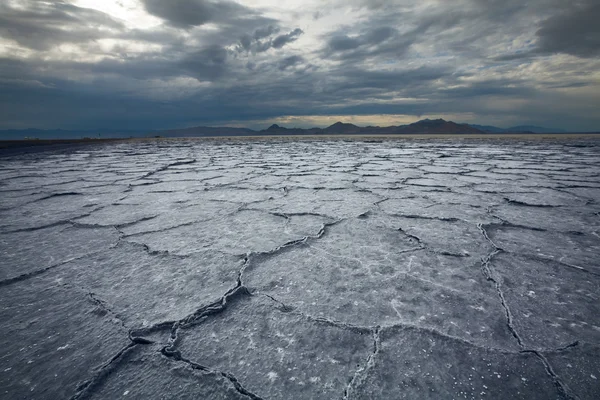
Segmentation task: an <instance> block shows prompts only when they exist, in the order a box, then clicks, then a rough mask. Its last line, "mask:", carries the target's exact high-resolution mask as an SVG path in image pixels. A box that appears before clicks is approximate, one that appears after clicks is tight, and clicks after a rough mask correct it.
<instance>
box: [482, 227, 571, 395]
mask: <svg viewBox="0 0 600 400" xmlns="http://www.w3.org/2000/svg"><path fill="white" fill-rule="evenodd" d="M477 227H478V228H479V230H480V231H481V233H482V234H483V236H484V237H485V238H486V240H488V241H489V242H490V244H492V246H494V248H495V250H494V251H493V252H491V253H490V254H489V255H488V256H487V257H486V258H485V259H483V260H482V264H481V266H482V270H483V273H484V276H485V277H486V278H487V279H488V280H489V281H491V282H493V283H494V285H495V287H496V291H497V292H498V296H499V297H500V301H501V303H502V307H503V308H504V312H505V314H506V324H507V326H508V329H509V331H510V332H511V334H512V335H513V336H514V337H515V339H516V340H517V342H518V344H519V347H520V348H521V352H522V353H532V354H535V355H536V356H537V357H538V358H539V359H540V361H541V362H542V363H543V364H544V368H545V369H546V373H547V374H548V375H549V376H550V378H551V379H552V381H553V382H554V385H555V387H556V389H557V391H558V392H559V393H561V395H563V396H564V397H566V398H567V399H573V400H575V399H578V397H577V396H574V395H572V394H571V393H570V390H569V389H568V387H567V385H566V384H564V383H563V382H562V380H561V379H560V377H559V376H558V375H557V374H556V372H555V371H554V370H553V369H552V366H551V365H550V363H549V362H548V360H547V359H546V357H544V355H543V354H542V353H541V352H539V351H538V350H535V349H529V348H525V345H524V343H523V340H522V339H521V337H520V336H519V334H518V332H517V330H516V329H515V327H514V322H513V316H512V313H511V311H510V308H509V307H508V303H507V302H506V298H505V297H504V292H503V291H502V286H501V284H500V282H499V281H498V280H496V279H495V278H494V277H493V276H492V270H491V267H490V264H491V261H492V259H493V258H494V256H496V255H497V254H499V253H501V252H503V251H504V250H502V249H501V248H499V247H498V246H496V245H495V244H494V242H493V241H492V240H490V238H489V236H488V234H487V232H486V230H485V228H484V226H483V225H482V224H477ZM578 344H579V343H578V342H575V343H573V344H570V345H568V346H566V347H564V348H563V349H567V348H570V347H574V346H576V345H578ZM558 350H559V351H560V350H561V349H558Z"/></svg>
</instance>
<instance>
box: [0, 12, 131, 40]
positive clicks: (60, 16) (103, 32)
mask: <svg viewBox="0 0 600 400" xmlns="http://www.w3.org/2000/svg"><path fill="white" fill-rule="evenodd" d="M121 29H123V25H122V24H121V23H120V22H118V21H116V20H114V19H112V18H111V17H109V16H108V15H106V14H104V13H101V12H98V11H95V10H90V9H87V8H81V7H76V6H74V5H72V4H69V3H66V2H63V1H53V2H42V1H22V2H21V4H20V7H11V5H10V3H0V37H3V38H7V39H11V40H14V41H16V42H17V43H19V44H20V45H22V46H25V47H28V48H30V49H35V50H44V49H48V48H50V47H52V46H55V45H57V44H61V43H83V42H88V41H91V40H95V39H101V38H106V37H114V36H116V35H117V33H116V32H118V31H119V30H121Z"/></svg>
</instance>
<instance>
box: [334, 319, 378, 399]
mask: <svg viewBox="0 0 600 400" xmlns="http://www.w3.org/2000/svg"><path fill="white" fill-rule="evenodd" d="M380 331H381V328H380V327H379V326H377V327H375V328H374V329H373V330H371V332H372V334H373V352H372V353H371V354H369V357H368V358H367V361H366V362H365V364H364V366H361V367H359V368H358V369H357V370H356V372H355V373H354V376H353V377H352V379H351V380H350V382H349V383H348V386H347V387H346V389H344V395H343V397H342V398H343V399H344V400H348V399H350V397H351V396H352V391H353V390H354V389H355V388H356V387H357V386H360V385H362V384H363V383H364V382H365V380H366V378H367V375H368V373H369V371H370V370H371V369H373V368H374V367H375V358H376V357H377V356H378V355H379V352H380V351H381V338H380V336H379V333H380Z"/></svg>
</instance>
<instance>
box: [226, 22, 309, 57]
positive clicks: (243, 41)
mask: <svg viewBox="0 0 600 400" xmlns="http://www.w3.org/2000/svg"><path fill="white" fill-rule="evenodd" d="M279 30H280V29H279V28H278V27H275V26H273V25H269V26H267V27H265V28H259V29H257V30H256V31H254V34H253V35H249V34H245V35H242V37H241V38H240V39H239V46H238V50H240V51H246V52H253V53H264V52H265V51H267V50H269V49H281V48H282V47H284V46H285V45H287V44H289V43H293V42H295V41H296V40H298V38H299V37H300V36H301V35H303V34H304V31H303V30H302V29H300V28H296V29H294V30H293V31H291V32H289V33H285V34H282V35H278V36H272V35H273V34H275V33H277V32H279Z"/></svg>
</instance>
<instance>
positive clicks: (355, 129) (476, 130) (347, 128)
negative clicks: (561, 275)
mask: <svg viewBox="0 0 600 400" xmlns="http://www.w3.org/2000/svg"><path fill="white" fill-rule="evenodd" d="M488 133H566V132H565V131H562V130H559V129H549V128H543V127H539V126H515V127H512V128H507V129H504V128H498V127H495V126H485V125H469V124H457V123H455V122H452V121H445V120H443V119H433V120H432V119H424V120H421V121H418V122H415V123H412V124H409V125H398V126H388V127H379V126H366V127H360V126H357V125H353V124H348V123H343V122H336V123H335V124H333V125H331V126H329V127H327V128H309V129H304V128H285V127H282V126H279V125H276V124H275V125H271V126H270V127H269V128H267V129H263V130H261V131H256V130H252V129H248V128H231V127H207V126H198V127H194V128H186V129H171V130H164V131H147V130H145V131H142V130H121V131H117V130H86V131H75V130H72V131H69V130H61V129H59V130H40V129H23V130H3V131H0V140H21V139H42V140H43V139H81V138H90V139H96V138H104V139H105V138H127V137H154V136H160V137H213V136H215V137H218V136H269V135H286V136H294V135H395V134H398V135H402V134H449V135H452V134H463V135H465V134H466V135H478V134H479V135H481V134H488Z"/></svg>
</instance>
